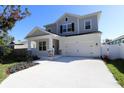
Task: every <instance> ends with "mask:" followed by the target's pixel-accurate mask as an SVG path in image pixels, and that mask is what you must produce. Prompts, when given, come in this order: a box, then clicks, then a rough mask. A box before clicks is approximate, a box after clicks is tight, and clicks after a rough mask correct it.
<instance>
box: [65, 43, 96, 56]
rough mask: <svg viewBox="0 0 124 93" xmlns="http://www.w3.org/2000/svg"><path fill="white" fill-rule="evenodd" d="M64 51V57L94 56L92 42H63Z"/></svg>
mask: <svg viewBox="0 0 124 93" xmlns="http://www.w3.org/2000/svg"><path fill="white" fill-rule="evenodd" d="M64 49H65V53H64V54H65V55H66V56H84V57H85V56H86V57H91V56H94V55H95V54H96V53H95V52H96V51H95V44H94V42H77V41H73V42H65V44H64Z"/></svg>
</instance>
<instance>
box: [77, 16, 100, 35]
mask: <svg viewBox="0 0 124 93" xmlns="http://www.w3.org/2000/svg"><path fill="white" fill-rule="evenodd" d="M85 20H91V22H92V23H91V27H92V28H91V29H90V30H85V28H84V22H85ZM79 28H80V33H86V32H91V31H98V22H97V16H90V17H85V18H80V20H79Z"/></svg>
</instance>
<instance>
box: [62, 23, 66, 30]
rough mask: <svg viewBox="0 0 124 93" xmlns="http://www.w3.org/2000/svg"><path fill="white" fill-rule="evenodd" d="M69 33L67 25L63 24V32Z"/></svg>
mask: <svg viewBox="0 0 124 93" xmlns="http://www.w3.org/2000/svg"><path fill="white" fill-rule="evenodd" d="M66 31H67V25H66V24H63V25H62V32H66Z"/></svg>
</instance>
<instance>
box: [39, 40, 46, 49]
mask: <svg viewBox="0 0 124 93" xmlns="http://www.w3.org/2000/svg"><path fill="white" fill-rule="evenodd" d="M39 50H40V51H46V42H45V41H43V42H39Z"/></svg>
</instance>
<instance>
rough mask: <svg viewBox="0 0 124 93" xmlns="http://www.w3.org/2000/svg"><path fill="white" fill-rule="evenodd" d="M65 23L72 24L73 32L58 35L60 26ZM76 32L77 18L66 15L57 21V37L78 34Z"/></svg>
mask: <svg viewBox="0 0 124 93" xmlns="http://www.w3.org/2000/svg"><path fill="white" fill-rule="evenodd" d="M66 18H68V20H67V21H65V19H66ZM67 23H74V28H75V30H74V32H63V33H62V34H61V33H60V26H61V25H62V24H67ZM77 30H78V25H77V18H76V17H74V16H70V15H66V16H64V17H62V18H61V19H60V20H58V22H57V31H58V34H59V35H72V34H77V33H78V32H77Z"/></svg>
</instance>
